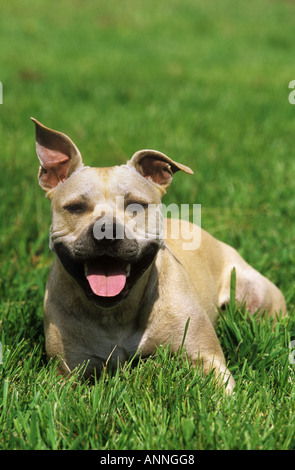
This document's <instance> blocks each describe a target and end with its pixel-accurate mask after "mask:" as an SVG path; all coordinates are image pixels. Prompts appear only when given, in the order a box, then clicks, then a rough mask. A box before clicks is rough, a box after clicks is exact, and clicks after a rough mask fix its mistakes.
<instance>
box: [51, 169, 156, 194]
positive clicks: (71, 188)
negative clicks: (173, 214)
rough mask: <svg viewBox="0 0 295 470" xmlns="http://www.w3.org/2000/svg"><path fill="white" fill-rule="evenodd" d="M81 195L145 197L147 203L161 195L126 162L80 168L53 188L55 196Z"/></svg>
mask: <svg viewBox="0 0 295 470" xmlns="http://www.w3.org/2000/svg"><path fill="white" fill-rule="evenodd" d="M70 194H71V195H73V196H74V195H77V196H78V195H80V194H81V195H84V196H88V197H91V198H95V199H104V200H107V199H112V198H114V197H116V196H127V197H131V196H132V197H133V198H134V199H136V198H138V199H142V198H143V197H145V198H147V199H148V201H147V202H149V203H159V202H160V199H161V194H160V192H159V190H158V188H157V187H155V185H154V184H153V183H151V182H150V181H148V180H146V179H145V178H144V177H143V176H142V175H140V174H139V173H138V172H137V170H136V169H135V168H133V167H130V166H127V165H121V166H114V167H107V168H92V167H83V168H81V169H80V170H78V171H76V172H75V173H73V174H72V176H71V177H70V178H69V179H68V180H66V181H65V182H64V183H62V184H59V185H58V186H57V187H56V189H55V190H54V196H55V197H56V196H58V198H59V199H63V198H64V197H68V196H69V195H70Z"/></svg>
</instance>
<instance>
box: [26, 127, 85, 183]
mask: <svg viewBox="0 0 295 470" xmlns="http://www.w3.org/2000/svg"><path fill="white" fill-rule="evenodd" d="M31 119H32V121H33V122H34V123H35V127H36V152H37V156H38V158H39V161H40V164H41V166H40V168H39V175H38V177H39V184H40V186H41V188H42V189H44V191H48V190H50V189H53V188H55V186H57V185H58V183H60V182H64V181H65V180H66V179H67V178H68V177H69V176H70V175H71V174H72V173H73V172H74V171H75V170H76V169H77V168H79V167H80V166H83V162H82V157H81V154H80V152H79V150H78V149H77V147H76V145H75V144H74V143H73V142H72V141H71V139H70V138H69V137H68V136H67V135H65V134H62V133H61V132H58V131H54V130H52V129H49V128H48V127H45V126H44V125H43V124H41V123H40V122H39V121H37V120H36V119H34V118H31Z"/></svg>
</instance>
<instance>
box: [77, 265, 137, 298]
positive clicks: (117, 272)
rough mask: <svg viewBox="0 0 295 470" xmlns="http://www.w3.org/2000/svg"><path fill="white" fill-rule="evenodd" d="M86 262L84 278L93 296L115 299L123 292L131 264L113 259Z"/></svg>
mask: <svg viewBox="0 0 295 470" xmlns="http://www.w3.org/2000/svg"><path fill="white" fill-rule="evenodd" d="M105 258H106V257H104V259H100V260H99V259H98V260H92V261H86V262H85V264H84V272H85V277H86V279H87V281H88V283H89V286H90V288H91V290H92V292H93V294H95V295H97V296H99V297H116V296H117V295H119V294H121V292H122V291H123V290H124V288H125V286H126V282H127V278H128V277H129V276H130V272H131V264H130V263H126V262H123V261H119V260H116V259H113V258H108V259H105Z"/></svg>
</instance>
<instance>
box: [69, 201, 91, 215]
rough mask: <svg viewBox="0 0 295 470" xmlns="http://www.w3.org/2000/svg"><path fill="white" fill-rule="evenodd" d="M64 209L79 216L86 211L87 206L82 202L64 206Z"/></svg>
mask: <svg viewBox="0 0 295 470" xmlns="http://www.w3.org/2000/svg"><path fill="white" fill-rule="evenodd" d="M64 209H65V210H66V211H68V212H70V213H71V214H81V213H82V212H85V211H86V210H87V206H86V204H84V203H83V202H73V203H71V204H67V205H66V206H64Z"/></svg>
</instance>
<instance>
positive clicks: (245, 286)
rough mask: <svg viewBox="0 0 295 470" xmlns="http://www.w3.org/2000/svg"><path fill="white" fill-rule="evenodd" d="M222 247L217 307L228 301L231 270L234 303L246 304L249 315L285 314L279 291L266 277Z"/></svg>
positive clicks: (284, 303)
mask: <svg viewBox="0 0 295 470" xmlns="http://www.w3.org/2000/svg"><path fill="white" fill-rule="evenodd" d="M222 245H223V248H222V250H223V258H224V269H223V271H222V282H221V288H220V291H219V299H218V300H219V302H218V304H219V307H221V306H223V305H225V304H227V303H228V302H229V299H230V281H231V274H232V271H233V269H235V271H236V301H237V302H238V303H243V302H245V303H246V307H247V309H248V310H249V311H250V313H255V312H257V311H258V310H260V313H262V312H264V311H267V312H268V314H269V315H275V314H278V315H279V314H282V315H285V313H286V302H285V299H284V296H283V294H282V293H281V291H280V290H279V289H278V288H277V287H276V286H275V285H274V284H273V283H272V282H271V281H269V280H268V279H267V278H266V277H264V276H262V274H260V273H259V272H258V271H256V270H255V269H254V268H252V266H250V265H249V264H248V263H246V262H245V261H244V259H243V258H242V257H241V256H240V255H239V254H238V253H237V251H236V250H234V249H233V248H232V247H230V246H228V245H225V244H222Z"/></svg>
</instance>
